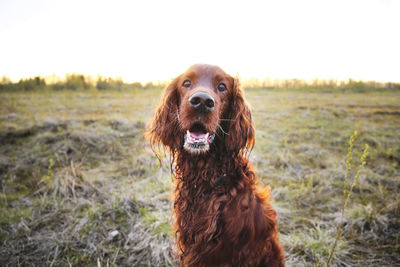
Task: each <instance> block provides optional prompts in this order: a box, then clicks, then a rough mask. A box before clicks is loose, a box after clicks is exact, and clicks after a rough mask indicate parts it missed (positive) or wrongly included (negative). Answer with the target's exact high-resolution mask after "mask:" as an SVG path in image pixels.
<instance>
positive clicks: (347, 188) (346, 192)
mask: <svg viewBox="0 0 400 267" xmlns="http://www.w3.org/2000/svg"><path fill="white" fill-rule="evenodd" d="M356 138H357V131H354V133H353V135H352V136H351V137H350V141H349V147H348V150H347V157H346V176H345V180H344V187H343V205H342V212H341V216H340V222H339V223H338V226H337V230H336V238H335V241H334V243H333V245H332V248H331V251H330V253H329V257H328V261H327V266H329V264H330V263H331V261H332V257H333V255H334V253H335V249H336V245H337V242H338V240H339V238H340V236H341V235H342V227H343V218H344V212H345V209H346V207H347V204H348V203H349V200H350V197H351V193H352V192H353V189H354V187H355V186H356V184H357V182H358V179H359V177H360V174H361V171H362V169H363V167H364V166H365V164H366V163H367V157H368V150H369V146H368V145H367V144H365V148H364V152H363V154H362V156H361V163H360V165H359V166H358V170H357V172H356V174H355V176H354V179H353V182H352V184H351V185H349V176H350V171H351V169H352V161H353V147H354V142H355V140H356Z"/></svg>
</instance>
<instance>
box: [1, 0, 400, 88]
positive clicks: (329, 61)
mask: <svg viewBox="0 0 400 267" xmlns="http://www.w3.org/2000/svg"><path fill="white" fill-rule="evenodd" d="M399 14H400V1H394V0H393V1H367V0H363V1H225V0H224V1H175V0H174V1H75V0H74V1H71V0H69V1H51V0H48V1H43V0H40V1H29V0H1V1H0V36H1V42H0V76H2V75H7V76H8V77H10V78H11V79H13V80H18V79H19V78H21V77H32V76H35V75H41V76H47V75H51V74H56V75H58V76H61V77H63V76H64V75H65V74H66V73H72V72H74V73H83V74H86V75H94V76H96V75H98V74H101V75H103V76H107V77H108V76H110V77H122V79H123V80H124V81H128V82H131V81H141V82H145V81H157V80H163V81H164V80H169V79H171V78H173V77H175V76H176V75H178V74H179V73H181V72H183V71H184V70H185V69H186V68H187V67H188V66H190V65H192V64H194V63H211V64H216V65H220V66H221V67H223V68H224V69H225V70H227V71H228V72H229V73H232V74H236V73H239V74H240V75H241V76H242V77H243V78H250V77H256V78H260V79H262V78H265V77H270V78H300V79H312V78H335V79H348V78H353V79H362V80H377V81H400V71H399V69H400V68H399V62H400V34H399V29H400V15H399Z"/></svg>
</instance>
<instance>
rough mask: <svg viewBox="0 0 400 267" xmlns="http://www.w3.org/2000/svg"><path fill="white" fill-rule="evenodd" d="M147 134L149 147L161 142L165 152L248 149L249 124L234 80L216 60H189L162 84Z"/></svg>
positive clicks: (250, 142)
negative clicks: (186, 66)
mask: <svg viewBox="0 0 400 267" xmlns="http://www.w3.org/2000/svg"><path fill="white" fill-rule="evenodd" d="M147 136H148V137H149V139H150V144H151V145H152V147H154V145H156V144H162V145H163V146H164V147H166V148H168V149H169V150H170V151H171V152H176V151H179V150H182V149H184V150H186V151H187V152H189V153H191V154H194V155H199V154H206V153H208V152H209V151H210V150H211V149H210V148H211V147H213V146H214V147H222V148H224V149H226V151H227V152H233V153H238V152H239V151H241V150H243V149H245V150H248V151H249V150H251V149H252V148H253V146H254V127H253V123H252V119H251V112H250V108H249V106H248V104H247V103H246V101H245V98H244V93H243V90H242V89H241V87H240V84H239V80H238V79H237V78H234V77H232V76H230V75H228V74H226V73H225V72H224V71H223V70H222V69H221V68H219V67H217V66H212V65H202V64H197V65H193V66H191V67H190V68H189V69H188V70H187V71H186V72H184V73H183V74H181V75H179V76H178V77H177V78H175V79H174V80H173V81H172V82H171V83H170V84H169V85H168V86H167V87H166V88H165V89H164V92H163V97H162V100H161V103H160V105H159V107H158V108H157V111H156V114H155V116H154V119H153V121H152V123H151V125H150V126H149V127H148V129H147Z"/></svg>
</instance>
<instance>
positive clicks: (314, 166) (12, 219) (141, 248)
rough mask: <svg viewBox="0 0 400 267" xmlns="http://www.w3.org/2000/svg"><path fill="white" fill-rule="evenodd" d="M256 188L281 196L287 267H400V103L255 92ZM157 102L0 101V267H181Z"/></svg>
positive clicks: (89, 97)
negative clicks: (148, 128) (151, 134)
mask: <svg viewBox="0 0 400 267" xmlns="http://www.w3.org/2000/svg"><path fill="white" fill-rule="evenodd" d="M246 96H247V99H248V101H249V103H250V104H251V106H252V108H253V115H254V119H255V125H256V129H257V132H256V146H255V149H254V150H253V152H252V154H251V158H252V161H253V163H254V165H255V167H256V169H257V172H258V174H259V177H260V179H261V180H262V182H263V183H265V184H270V185H271V188H272V190H273V194H272V196H273V198H274V199H275V201H274V207H275V208H276V209H277V211H278V213H279V231H280V238H281V241H282V243H283V245H284V247H285V250H286V259H287V265H288V266H325V265H326V263H327V261H328V257H329V253H330V251H331V248H332V245H333V243H334V240H335V238H336V236H337V225H338V224H339V223H340V221H341V220H340V218H341V209H342V206H343V201H344V197H343V192H344V189H343V188H344V186H345V176H346V170H347V167H348V164H346V158H347V154H348V147H349V144H348V142H349V139H350V137H351V136H352V134H353V133H354V131H357V132H358V135H357V138H356V140H355V142H354V148H353V153H352V156H353V161H352V168H351V170H350V172H349V183H350V184H351V183H352V181H353V178H354V176H355V173H356V171H357V169H358V166H359V164H360V158H361V154H362V152H363V150H364V145H365V144H368V145H369V156H368V159H367V164H366V166H365V167H364V168H363V170H362V172H361V175H360V178H359V180H358V183H357V185H356V186H355V188H354V189H353V192H352V196H351V199H350V202H349V203H348V205H347V207H346V210H345V213H344V217H343V224H342V234H341V235H340V236H339V238H338V241H337V246H336V250H335V253H334V255H333V259H332V263H331V265H332V266H367V265H369V266H395V265H397V266H398V265H400V240H399V239H400V217H399V208H400V198H399V189H400V166H399V165H400V91H393V92H390V91H388V90H385V91H373V92H368V93H367V92H364V93H352V92H346V93H343V92H334V91H333V92H328V91H326V92H305V91H294V90H280V91H274V90H262V89H252V90H248V91H247V92H246ZM159 98H160V91H159V90H156V89H147V90H135V91H130V92H126V91H125V92H94V91H89V92H66V91H62V92H47V93H22V92H20V93H0V189H1V190H0V244H1V245H0V265H1V266H15V265H23V266H45V265H46V266H68V265H74V266H83V265H86V266H94V265H98V264H99V265H101V266H114V265H115V266H124V265H125V266H132V265H133V266H176V265H177V264H176V262H175V261H174V258H173V247H172V242H173V238H174V236H173V233H171V228H170V224H169V223H170V220H171V193H172V190H173V180H172V179H171V173H170V166H169V162H168V158H166V159H164V160H163V162H162V166H161V167H160V166H159V164H158V161H157V159H156V158H155V156H154V155H153V154H152V152H151V150H150V148H149V145H148V144H147V143H146V142H145V140H144V139H143V131H144V128H145V124H146V121H147V120H148V119H149V118H150V117H151V116H152V113H153V112H154V108H155V106H156V105H157V103H158V101H159Z"/></svg>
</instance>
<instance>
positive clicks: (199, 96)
mask: <svg viewBox="0 0 400 267" xmlns="http://www.w3.org/2000/svg"><path fill="white" fill-rule="evenodd" d="M189 103H190V105H191V106H192V107H193V108H194V109H195V110H196V111H199V112H203V113H207V112H209V111H211V110H213V109H214V104H215V103H214V99H213V98H212V96H210V95H209V94H207V93H203V92H199V93H195V94H194V95H192V96H191V97H190V98H189Z"/></svg>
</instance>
